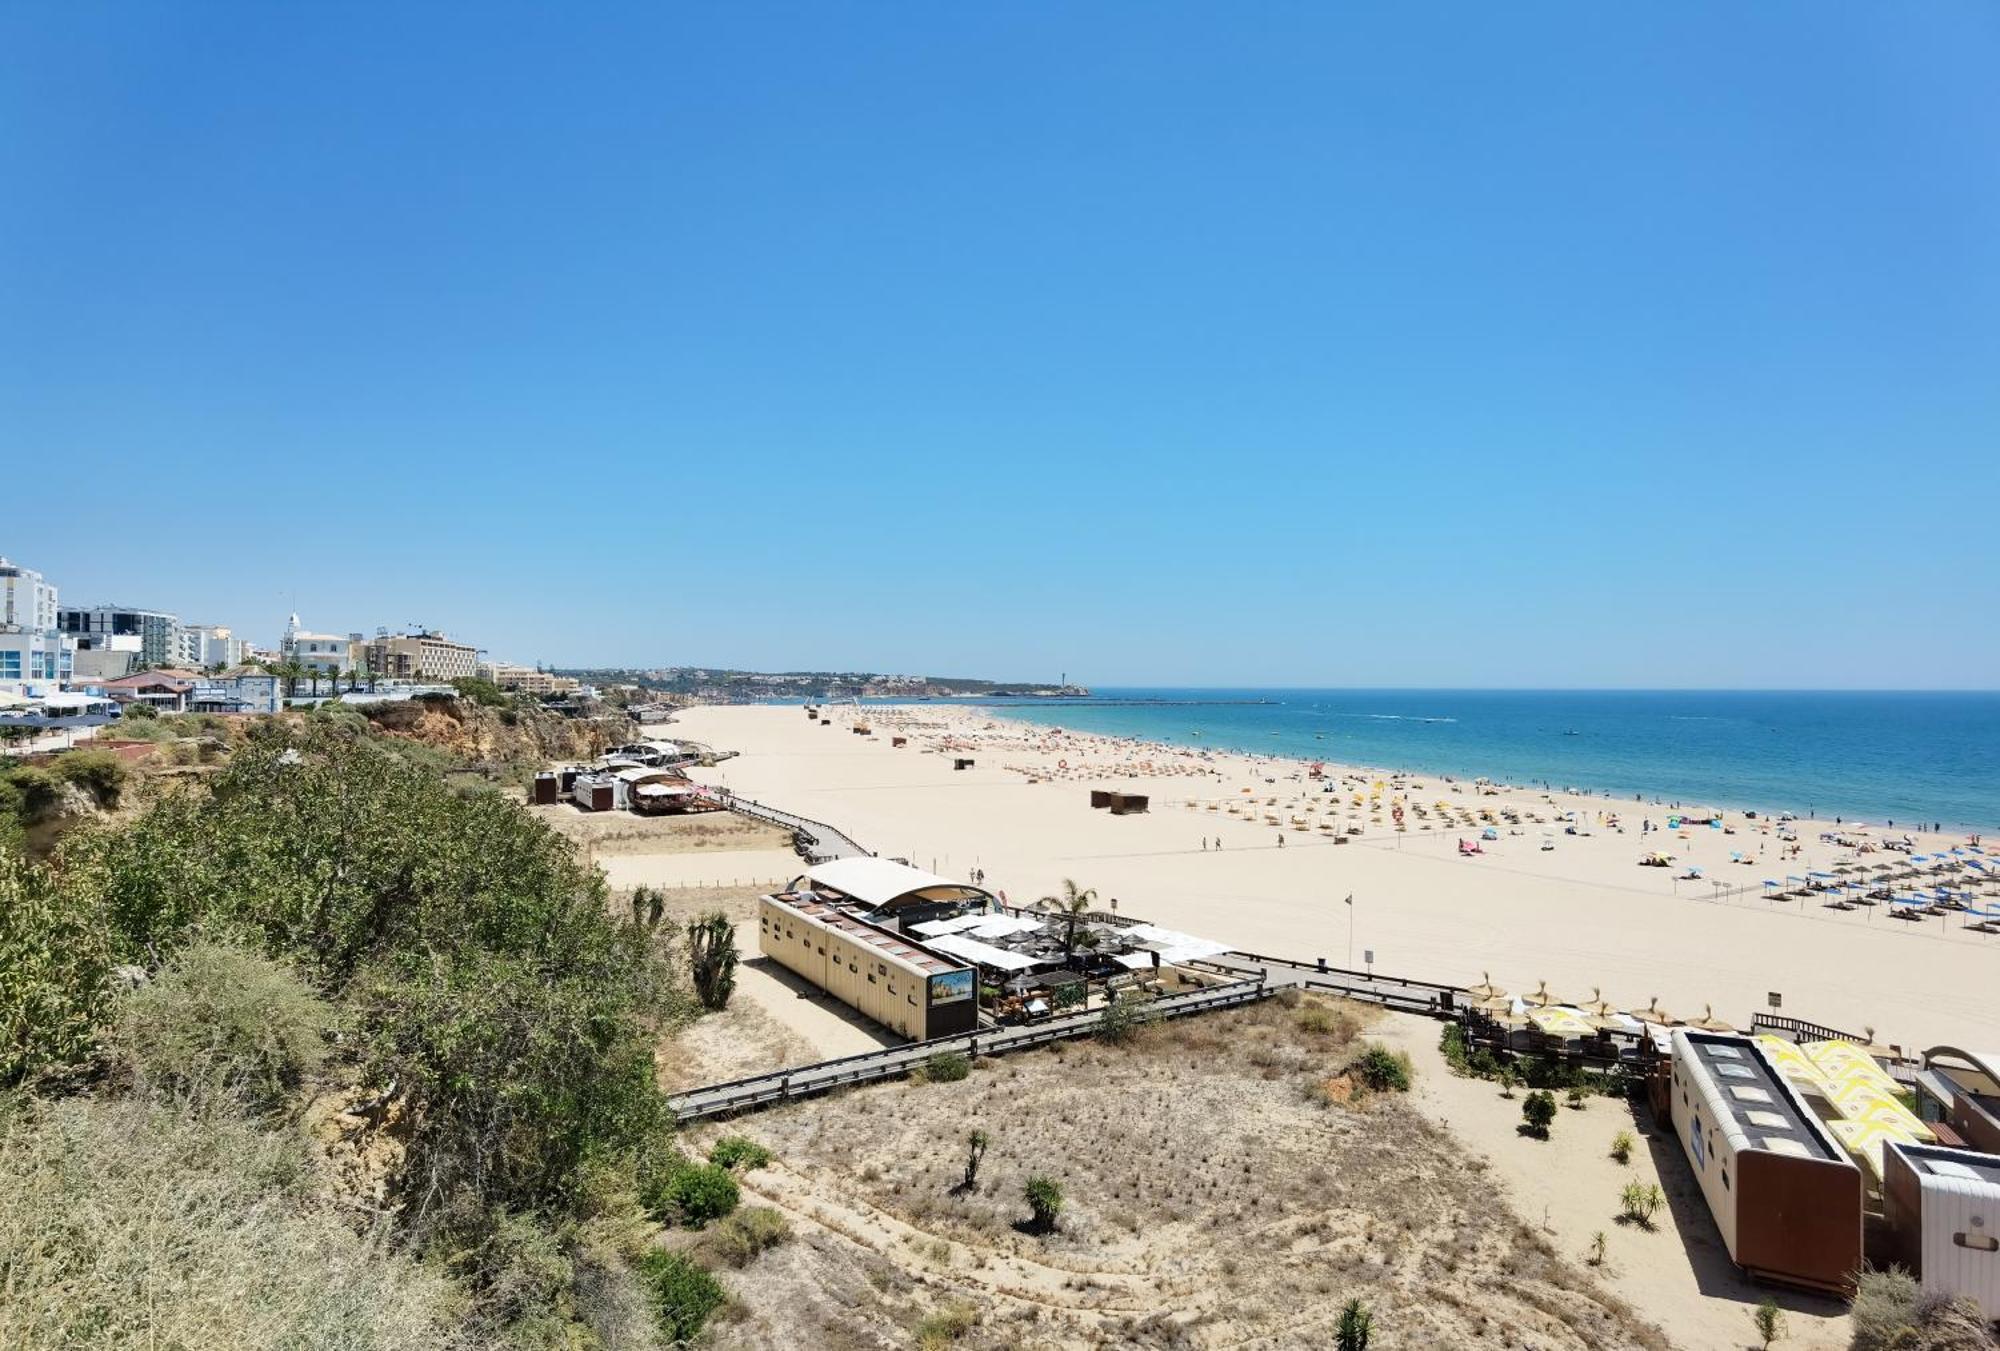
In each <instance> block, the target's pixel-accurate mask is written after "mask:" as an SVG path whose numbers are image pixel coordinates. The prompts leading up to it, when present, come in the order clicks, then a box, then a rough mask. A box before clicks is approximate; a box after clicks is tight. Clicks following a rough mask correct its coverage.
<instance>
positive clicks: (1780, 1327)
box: [1750, 1295, 1785, 1351]
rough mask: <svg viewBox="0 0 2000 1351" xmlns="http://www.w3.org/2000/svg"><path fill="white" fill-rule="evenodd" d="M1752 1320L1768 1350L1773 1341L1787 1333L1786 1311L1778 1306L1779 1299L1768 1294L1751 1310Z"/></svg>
mask: <svg viewBox="0 0 2000 1351" xmlns="http://www.w3.org/2000/svg"><path fill="white" fill-rule="evenodd" d="M1750 1321H1751V1323H1752V1324H1753V1325H1754V1326H1755V1327H1756V1329H1757V1337H1758V1339H1759V1340H1760V1341H1761V1342H1762V1343H1763V1344H1764V1346H1765V1347H1766V1348H1767V1351H1768V1348H1769V1347H1770V1345H1771V1343H1772V1342H1775V1341H1777V1340H1778V1339H1779V1338H1780V1337H1782V1336H1784V1335H1785V1311H1784V1310H1783V1309H1780V1308H1779V1307H1778V1301H1777V1300H1775V1299H1772V1298H1770V1297H1769V1296H1768V1295H1767V1296H1765V1298H1764V1299H1763V1301H1762V1302H1761V1303H1759V1304H1758V1305H1757V1307H1756V1308H1754V1309H1752V1310H1751V1311H1750Z"/></svg>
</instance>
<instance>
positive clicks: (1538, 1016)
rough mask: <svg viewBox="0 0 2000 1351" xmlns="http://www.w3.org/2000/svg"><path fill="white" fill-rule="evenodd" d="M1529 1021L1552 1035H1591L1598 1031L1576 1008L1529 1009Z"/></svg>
mask: <svg viewBox="0 0 2000 1351" xmlns="http://www.w3.org/2000/svg"><path fill="white" fill-rule="evenodd" d="M1528 1021H1529V1022H1531V1023H1533V1024H1534V1025H1535V1026H1536V1027H1539V1028H1540V1029H1541V1030H1542V1031H1544V1032H1546V1033H1548V1034H1549V1035H1550V1036H1552V1037H1590V1036H1595V1035H1596V1033H1597V1029H1596V1028H1594V1027H1592V1026H1591V1025H1590V1023H1589V1021H1588V1020H1587V1019H1586V1018H1584V1016H1583V1015H1582V1014H1580V1013H1578V1012H1577V1011H1576V1010H1575V1009H1565V1008H1545V1009H1529V1010H1528Z"/></svg>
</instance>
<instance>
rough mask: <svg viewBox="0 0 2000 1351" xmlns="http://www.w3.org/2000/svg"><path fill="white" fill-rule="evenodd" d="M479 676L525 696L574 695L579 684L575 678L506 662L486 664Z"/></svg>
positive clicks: (481, 668)
mask: <svg viewBox="0 0 2000 1351" xmlns="http://www.w3.org/2000/svg"><path fill="white" fill-rule="evenodd" d="M479 674H480V675H481V676H483V677H484V678H485V679H487V680H490V681H492V682H493V683H494V684H496V685H498V686H499V687H500V688H501V689H503V690H519V691H521V692H522V693H523V694H534V695H542V694H574V693H576V689H577V683H578V682H577V679H576V677H575V676H559V675H553V674H551V673H550V672H548V671H542V670H537V669H536V668H535V667H533V666H516V665H514V664H513V663H512V662H505V661H493V662H486V663H484V664H483V665H481V666H480V668H479Z"/></svg>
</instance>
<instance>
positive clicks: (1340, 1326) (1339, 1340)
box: [1333, 1299, 1375, 1351]
mask: <svg viewBox="0 0 2000 1351" xmlns="http://www.w3.org/2000/svg"><path fill="white" fill-rule="evenodd" d="M1374 1331H1375V1315H1374V1314H1371V1313H1369V1312H1368V1306H1367V1305H1366V1304H1363V1303H1362V1302H1361V1301H1360V1300H1358V1299H1350V1300H1348V1301H1347V1303H1345V1304H1343V1305H1341V1306H1340V1321H1339V1322H1338V1323H1336V1324H1335V1325H1334V1331H1333V1344H1334V1345H1335V1346H1336V1347H1337V1348H1339V1351H1368V1339H1369V1337H1370V1336H1372V1335H1373V1334H1374Z"/></svg>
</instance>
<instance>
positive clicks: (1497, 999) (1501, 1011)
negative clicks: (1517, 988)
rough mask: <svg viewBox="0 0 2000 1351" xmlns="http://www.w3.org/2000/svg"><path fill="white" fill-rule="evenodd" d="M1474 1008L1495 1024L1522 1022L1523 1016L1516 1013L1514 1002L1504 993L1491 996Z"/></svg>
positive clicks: (1476, 1004)
mask: <svg viewBox="0 0 2000 1351" xmlns="http://www.w3.org/2000/svg"><path fill="white" fill-rule="evenodd" d="M1472 1007H1473V1008H1474V1009H1475V1010H1476V1011H1478V1012H1480V1013H1483V1014H1485V1015H1486V1016H1487V1017H1488V1018H1491V1019H1493V1020H1494V1021H1495V1022H1502V1023H1518V1022H1521V1021H1522V1018H1521V1015H1520V1014H1518V1013H1516V1012H1514V1001H1513V1000H1511V999H1509V998H1508V997H1507V996H1506V995H1505V994H1504V993H1502V994H1496V995H1490V996H1488V997H1487V998H1485V999H1482V1000H1480V1001H1478V1002H1477V1003H1475V1004H1474V1005H1473V1006H1472Z"/></svg>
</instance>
